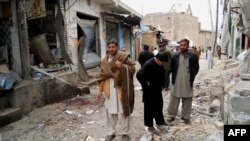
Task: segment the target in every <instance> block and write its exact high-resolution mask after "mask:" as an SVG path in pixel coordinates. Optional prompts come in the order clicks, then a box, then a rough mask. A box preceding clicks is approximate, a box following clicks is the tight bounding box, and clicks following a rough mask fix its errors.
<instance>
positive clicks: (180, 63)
mask: <svg viewBox="0 0 250 141" xmlns="http://www.w3.org/2000/svg"><path fill="white" fill-rule="evenodd" d="M188 47H189V40H187V39H182V40H181V41H180V52H178V53H176V54H174V56H173V57H172V61H171V73H172V84H173V88H172V89H171V96H170V102H169V107H168V114H169V118H168V120H167V121H168V122H172V121H174V120H175V117H176V115H177V112H178V107H179V103H180V99H182V111H181V119H182V120H184V123H186V124H189V123H190V115H191V109H192V97H193V82H194V79H195V76H196V74H197V73H198V71H199V61H198V57H197V55H195V54H194V53H193V52H192V51H189V50H188Z"/></svg>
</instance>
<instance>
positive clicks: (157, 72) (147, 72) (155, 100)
mask: <svg viewBox="0 0 250 141" xmlns="http://www.w3.org/2000/svg"><path fill="white" fill-rule="evenodd" d="M167 61H168V56H167V53H166V52H159V53H158V54H157V55H156V57H154V58H151V59H150V60H148V61H147V62H146V63H145V64H144V65H143V66H142V68H141V69H140V70H139V72H138V73H137V75H136V77H137V79H138V80H139V82H140V83H141V85H142V88H143V103H144V125H145V126H147V127H148V131H149V132H151V133H157V130H156V129H155V128H154V126H153V120H154V119H155V122H156V127H157V128H158V129H160V130H163V129H165V128H164V126H163V125H164V124H165V120H164V117H163V112H162V110H163V98H162V93H161V91H162V85H163V82H164V67H163V65H164V63H166V62H167Z"/></svg>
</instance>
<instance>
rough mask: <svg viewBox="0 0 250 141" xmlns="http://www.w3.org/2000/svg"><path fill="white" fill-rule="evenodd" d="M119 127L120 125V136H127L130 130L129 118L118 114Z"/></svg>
mask: <svg viewBox="0 0 250 141" xmlns="http://www.w3.org/2000/svg"><path fill="white" fill-rule="evenodd" d="M119 120H120V125H121V129H120V131H119V132H120V133H121V134H122V135H124V134H128V132H129V129H130V116H127V117H126V116H124V114H120V118H119Z"/></svg>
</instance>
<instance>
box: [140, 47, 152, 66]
mask: <svg viewBox="0 0 250 141" xmlns="http://www.w3.org/2000/svg"><path fill="white" fill-rule="evenodd" d="M153 57H154V54H153V53H152V52H150V51H149V46H148V45H143V51H142V52H141V53H140V54H139V57H138V62H139V63H140V65H141V67H142V66H143V64H144V63H145V62H146V61H147V60H149V59H151V58H153Z"/></svg>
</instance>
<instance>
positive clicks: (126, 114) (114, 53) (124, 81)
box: [98, 40, 135, 141]
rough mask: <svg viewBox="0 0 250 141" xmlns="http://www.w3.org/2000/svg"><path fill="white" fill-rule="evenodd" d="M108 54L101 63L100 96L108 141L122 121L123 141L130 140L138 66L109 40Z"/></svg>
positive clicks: (106, 139)
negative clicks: (103, 97)
mask: <svg viewBox="0 0 250 141" xmlns="http://www.w3.org/2000/svg"><path fill="white" fill-rule="evenodd" d="M107 46H108V53H107V55H106V56H105V57H104V59H103V60H102V62H101V71H100V81H99V95H98V99H100V97H101V95H102V94H104V95H105V103H104V105H105V108H106V129H107V136H106V138H105V141H111V140H112V139H113V138H114V137H115V134H116V132H117V130H116V126H117V122H118V114H120V115H121V116H119V119H120V120H121V126H122V128H121V131H118V132H120V133H118V134H121V135H122V140H123V141H128V140H129V135H128V131H129V124H130V114H131V113H132V112H133V109H134V84H133V75H134V73H135V67H134V65H133V63H132V62H131V61H130V59H129V54H128V53H126V52H122V51H119V48H118V42H117V41H116V40H110V41H109V42H108V44H107Z"/></svg>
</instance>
